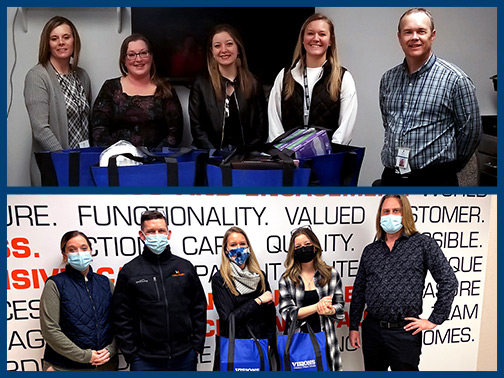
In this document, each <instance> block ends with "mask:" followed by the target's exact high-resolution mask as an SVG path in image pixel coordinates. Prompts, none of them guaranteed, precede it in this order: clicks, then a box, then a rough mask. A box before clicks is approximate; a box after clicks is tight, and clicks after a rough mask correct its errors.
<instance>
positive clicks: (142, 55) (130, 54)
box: [126, 50, 150, 60]
mask: <svg viewBox="0 0 504 378" xmlns="http://www.w3.org/2000/svg"><path fill="white" fill-rule="evenodd" d="M137 56H139V57H140V58H142V59H146V58H148V57H149V56H150V51H149V50H144V51H140V52H139V53H135V52H133V51H130V52H128V53H126V58H127V59H128V60H135V59H136V57H137Z"/></svg>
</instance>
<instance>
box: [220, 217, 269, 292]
mask: <svg viewBox="0 0 504 378" xmlns="http://www.w3.org/2000/svg"><path fill="white" fill-rule="evenodd" d="M233 233H237V234H241V235H243V236H244V237H245V240H246V241H247V245H248V247H249V251H250V256H249V258H248V259H247V261H246V263H245V265H246V267H247V268H248V270H249V271H250V272H252V273H257V274H259V277H260V278H261V281H260V282H261V292H262V293H264V292H265V291H266V279H265V278H264V274H263V273H262V271H261V268H260V266H259V262H258V261H257V258H256V256H255V253H254V250H253V249H252V246H251V245H250V241H249V239H248V236H247V234H246V233H245V231H243V230H242V229H241V228H239V227H236V226H233V227H231V228H230V229H229V230H227V231H226V233H225V234H224V239H223V241H222V253H221V266H220V269H219V270H220V273H221V275H222V278H223V279H224V285H225V286H227V288H228V289H229V291H231V293H233V295H236V296H238V295H239V293H238V291H237V290H236V287H235V284H234V282H233V278H232V277H231V265H230V264H231V261H229V257H228V256H227V253H226V249H227V241H228V238H229V236H230V235H231V234H233Z"/></svg>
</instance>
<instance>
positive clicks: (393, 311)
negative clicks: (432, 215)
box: [350, 233, 458, 330]
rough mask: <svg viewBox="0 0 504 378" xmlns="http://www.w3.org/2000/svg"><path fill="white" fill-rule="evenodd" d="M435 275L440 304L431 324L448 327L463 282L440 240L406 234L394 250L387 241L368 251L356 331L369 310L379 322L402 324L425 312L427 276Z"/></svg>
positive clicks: (356, 302) (355, 304) (356, 298)
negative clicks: (402, 321) (459, 280)
mask: <svg viewBox="0 0 504 378" xmlns="http://www.w3.org/2000/svg"><path fill="white" fill-rule="evenodd" d="M427 271H430V273H431V275H432V277H433V278H434V280H435V281H436V283H437V284H438V292H437V300H436V303H435V304H434V308H433V310H432V313H431V315H430V316H429V319H428V320H429V321H431V322H432V323H434V324H441V323H443V322H444V321H445V320H446V319H448V317H449V316H450V310H451V305H452V302H453V298H454V297H455V294H456V292H457V287H458V282H457V278H456V277H455V273H454V272H453V269H452V268H451V266H450V264H449V263H448V260H447V259H446V257H445V256H444V254H443V252H442V251H441V249H440V248H439V246H438V244H437V243H436V241H435V240H434V239H432V238H431V237H429V236H427V235H423V234H420V233H416V234H414V235H411V236H407V235H405V234H403V235H402V236H401V237H400V238H399V239H398V240H396V242H395V244H394V246H393V248H392V250H390V249H389V248H388V247H387V244H386V243H385V240H383V239H382V240H377V241H375V242H373V243H371V244H369V245H368V246H367V247H366V248H364V251H363V252H362V257H361V260H360V265H359V270H358V272H357V277H356V278H355V282H354V287H353V291H352V302H351V304H350V330H358V327H359V322H360V321H361V317H362V312H363V311H364V306H365V305H366V306H367V308H366V310H367V311H368V312H369V313H370V314H371V315H372V316H373V318H375V319H378V320H385V321H388V322H398V321H401V320H404V318H405V317H409V316H412V317H418V316H419V315H420V314H421V313H422V296H423V289H424V284H425V276H426V274H427Z"/></svg>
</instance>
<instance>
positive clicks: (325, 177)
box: [300, 143, 366, 186]
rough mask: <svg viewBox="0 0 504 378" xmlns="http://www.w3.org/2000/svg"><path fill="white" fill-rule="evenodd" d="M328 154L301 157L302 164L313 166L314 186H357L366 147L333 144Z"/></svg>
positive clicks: (311, 181) (308, 166) (312, 183)
mask: <svg viewBox="0 0 504 378" xmlns="http://www.w3.org/2000/svg"><path fill="white" fill-rule="evenodd" d="M331 149H332V152H331V153H330V154H328V155H322V156H314V157H312V158H310V159H300V166H302V167H306V168H311V170H312V177H311V178H310V185H312V186H357V183H358V181H359V174H360V170H361V167H362V161H363V160H364V153H365V150H366V148H365V147H355V146H347V145H342V144H334V143H332V144H331Z"/></svg>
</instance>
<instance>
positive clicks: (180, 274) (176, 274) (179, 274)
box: [172, 270, 185, 277]
mask: <svg viewBox="0 0 504 378" xmlns="http://www.w3.org/2000/svg"><path fill="white" fill-rule="evenodd" d="M180 276H185V273H180V270H176V271H175V273H174V274H172V277H180Z"/></svg>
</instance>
